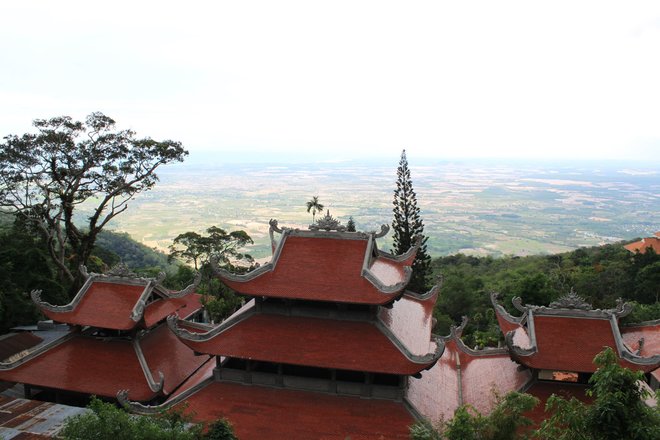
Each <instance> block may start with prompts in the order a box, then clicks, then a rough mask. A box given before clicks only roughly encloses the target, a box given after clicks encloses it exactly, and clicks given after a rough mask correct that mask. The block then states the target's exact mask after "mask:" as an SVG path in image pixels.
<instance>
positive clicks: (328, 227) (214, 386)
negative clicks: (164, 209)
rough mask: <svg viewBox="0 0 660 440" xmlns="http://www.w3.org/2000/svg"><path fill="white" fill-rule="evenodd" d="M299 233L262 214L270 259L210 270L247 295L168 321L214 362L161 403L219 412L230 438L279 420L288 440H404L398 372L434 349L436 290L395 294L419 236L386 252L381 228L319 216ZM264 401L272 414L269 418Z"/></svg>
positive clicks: (409, 370)
mask: <svg viewBox="0 0 660 440" xmlns="http://www.w3.org/2000/svg"><path fill="white" fill-rule="evenodd" d="M310 229H311V230H298V229H289V228H280V227H279V226H278V224H277V222H276V221H271V222H270V233H271V238H272V240H273V258H272V260H271V262H270V263H268V264H265V265H264V266H261V267H259V268H257V269H255V270H254V271H252V272H248V273H246V274H233V273H230V272H227V271H225V270H222V269H220V268H218V267H217V266H216V267H215V269H216V271H217V274H218V277H219V278H220V279H221V280H222V281H223V282H224V283H225V284H227V285H228V286H230V287H231V288H233V289H235V290H236V291H237V292H239V293H241V294H244V295H247V296H249V297H252V298H251V299H250V301H248V302H247V303H246V304H245V306H244V307H243V308H242V309H240V310H239V311H238V312H237V313H235V314H234V315H233V316H231V317H230V318H229V319H227V320H226V321H224V322H223V323H221V324H220V325H217V326H208V325H203V324H195V323H190V322H187V321H184V320H180V319H176V318H169V319H168V323H169V325H170V328H171V329H172V330H173V332H174V333H176V335H177V336H178V337H179V338H180V340H181V342H182V343H184V344H186V345H187V346H188V347H190V348H191V349H192V350H194V351H196V352H199V353H205V354H210V355H214V356H216V359H217V367H216V368H215V370H214V378H213V380H210V379H209V380H207V381H206V382H203V381H200V380H195V381H192V382H191V383H190V384H189V387H188V388H189V391H187V392H183V393H181V394H178V395H177V396H174V397H173V398H171V399H170V400H169V403H170V404H176V403H178V402H181V401H184V400H186V401H187V402H188V405H189V406H190V408H191V409H193V410H194V411H195V412H197V413H198V415H199V414H202V416H201V417H209V418H210V417H212V418H217V417H221V416H222V417H227V418H229V419H230V421H232V422H233V423H234V424H235V428H236V431H237V434H238V436H239V437H241V438H256V437H258V436H259V435H258V434H257V433H261V434H263V433H264V432H267V431H268V430H269V429H273V430H275V431H271V432H270V434H271V435H273V432H276V431H277V429H279V428H278V426H279V427H281V428H282V429H283V431H282V432H286V433H287V435H286V437H287V438H297V437H296V434H295V433H292V429H293V428H292V426H293V425H295V430H296V432H297V433H298V435H299V438H310V435H311V436H314V437H322V436H323V435H330V436H332V435H338V434H341V435H342V438H343V436H346V435H351V434H352V435H357V436H360V435H363V434H365V433H368V434H369V435H376V434H378V433H380V434H385V437H386V438H399V437H400V438H407V435H408V432H407V425H410V424H412V423H413V422H414V418H413V416H412V413H411V412H410V410H409V409H408V407H407V406H406V405H405V404H404V401H405V390H406V388H407V383H408V380H409V378H410V377H411V376H419V375H420V373H421V372H423V371H424V370H427V369H429V368H432V367H433V365H434V364H435V363H436V362H437V360H438V359H439V358H440V356H441V355H442V351H443V347H444V345H443V343H442V342H441V341H436V340H433V339H432V336H431V327H432V316H431V311H432V309H433V305H434V304H435V301H436V298H437V288H436V289H433V290H432V291H430V292H428V293H427V294H423V295H419V294H416V293H413V292H408V291H405V286H406V284H407V283H408V281H409V280H410V275H411V265H412V261H413V259H414V257H415V253H416V251H417V249H418V246H419V243H417V244H416V245H415V246H414V247H413V248H412V249H411V250H410V251H408V252H406V253H405V254H404V255H401V256H395V255H391V254H388V253H386V252H383V251H380V250H379V249H378V248H377V246H376V239H378V238H379V237H382V236H383V235H384V234H385V233H387V231H388V228H387V227H385V226H384V227H383V228H382V229H381V231H380V232H378V233H376V232H369V233H363V232H347V231H345V230H344V228H343V227H341V226H340V225H339V224H338V223H337V222H336V221H334V220H333V219H332V218H331V217H330V216H329V215H327V216H326V217H325V218H323V219H321V220H320V221H319V222H318V223H317V224H316V225H314V227H312V228H310ZM275 233H279V234H281V239H280V240H279V241H278V242H277V241H276V240H275V238H274V237H275V236H274V234H275ZM129 392H130V390H129ZM319 392H321V393H322V394H319ZM133 407H134V408H135V409H136V410H137V411H141V412H149V411H150V410H153V408H152V409H150V408H147V407H144V406H141V405H133ZM237 407H240V408H241V410H240V411H236V408H237ZM274 407H276V408H280V410H278V411H277V414H280V413H281V414H280V415H278V416H277V417H275V415H273V417H275V418H276V419H277V420H275V419H273V418H271V417H269V416H268V414H270V413H271V412H273V408H274ZM253 413H254V414H258V415H260V417H248V415H249V414H253ZM319 414H326V417H327V416H328V415H333V414H334V416H331V418H332V420H333V422H332V423H329V424H327V426H325V425H323V424H320V422H319ZM358 414H363V415H364V416H359V417H356V415H358ZM261 416H263V417H261ZM282 418H285V420H286V422H285V421H284V420H283V419H282ZM376 421H378V423H376ZM280 425H281V426H280ZM264 430H266V431H264ZM311 433H314V434H313V435H312V434H311Z"/></svg>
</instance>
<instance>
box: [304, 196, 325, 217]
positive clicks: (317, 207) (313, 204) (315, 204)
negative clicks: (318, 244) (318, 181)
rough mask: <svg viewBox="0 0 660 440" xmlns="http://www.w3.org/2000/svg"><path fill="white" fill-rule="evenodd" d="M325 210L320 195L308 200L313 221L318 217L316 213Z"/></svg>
mask: <svg viewBox="0 0 660 440" xmlns="http://www.w3.org/2000/svg"><path fill="white" fill-rule="evenodd" d="M322 210H323V204H322V203H321V202H319V196H314V197H312V200H310V201H309V202H307V212H309V211H312V223H314V221H315V219H316V213H317V212H321V211H322Z"/></svg>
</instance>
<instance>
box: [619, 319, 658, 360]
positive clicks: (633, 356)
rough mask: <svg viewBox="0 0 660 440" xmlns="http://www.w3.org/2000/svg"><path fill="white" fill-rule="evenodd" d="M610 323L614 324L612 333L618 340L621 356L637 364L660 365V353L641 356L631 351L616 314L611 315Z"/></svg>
mask: <svg viewBox="0 0 660 440" xmlns="http://www.w3.org/2000/svg"><path fill="white" fill-rule="evenodd" d="M610 325H611V326H612V334H614V341H615V342H616V349H617V351H618V352H619V357H620V358H621V359H625V360H627V361H628V362H631V363H633V364H636V365H658V364H660V354H656V355H653V356H651V357H643V356H639V355H637V354H635V353H633V352H631V351H630V349H629V348H628V347H627V346H626V344H625V343H624V341H623V337H622V336H621V331H620V330H619V324H618V322H617V318H616V316H614V315H612V316H610Z"/></svg>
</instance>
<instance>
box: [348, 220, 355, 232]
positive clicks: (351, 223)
mask: <svg viewBox="0 0 660 440" xmlns="http://www.w3.org/2000/svg"><path fill="white" fill-rule="evenodd" d="M346 230H347V231H348V232H355V220H353V217H349V218H348V223H346Z"/></svg>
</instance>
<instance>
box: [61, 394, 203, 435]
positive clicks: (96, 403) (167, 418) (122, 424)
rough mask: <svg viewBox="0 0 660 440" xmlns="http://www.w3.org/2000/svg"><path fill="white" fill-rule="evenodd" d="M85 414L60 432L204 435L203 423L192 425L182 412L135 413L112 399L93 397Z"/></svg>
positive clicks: (81, 433) (80, 433) (65, 433)
mask: <svg viewBox="0 0 660 440" xmlns="http://www.w3.org/2000/svg"><path fill="white" fill-rule="evenodd" d="M88 408H89V409H90V410H91V411H89V412H87V413H84V414H79V415H77V416H74V417H71V418H69V419H67V420H66V425H65V427H64V429H63V430H62V432H61V433H60V436H61V437H62V438H63V439H65V440H88V439H96V440H159V439H170V440H195V439H201V438H202V426H201V425H190V423H189V422H190V420H189V418H188V417H186V416H184V415H183V414H182V413H179V412H169V413H163V414H160V415H158V416H156V417H141V416H133V415H131V414H129V413H127V412H126V411H124V410H123V409H120V408H117V407H116V406H115V405H113V404H111V403H105V402H103V401H101V400H99V399H97V398H92V400H91V403H90V404H89V406H88Z"/></svg>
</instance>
